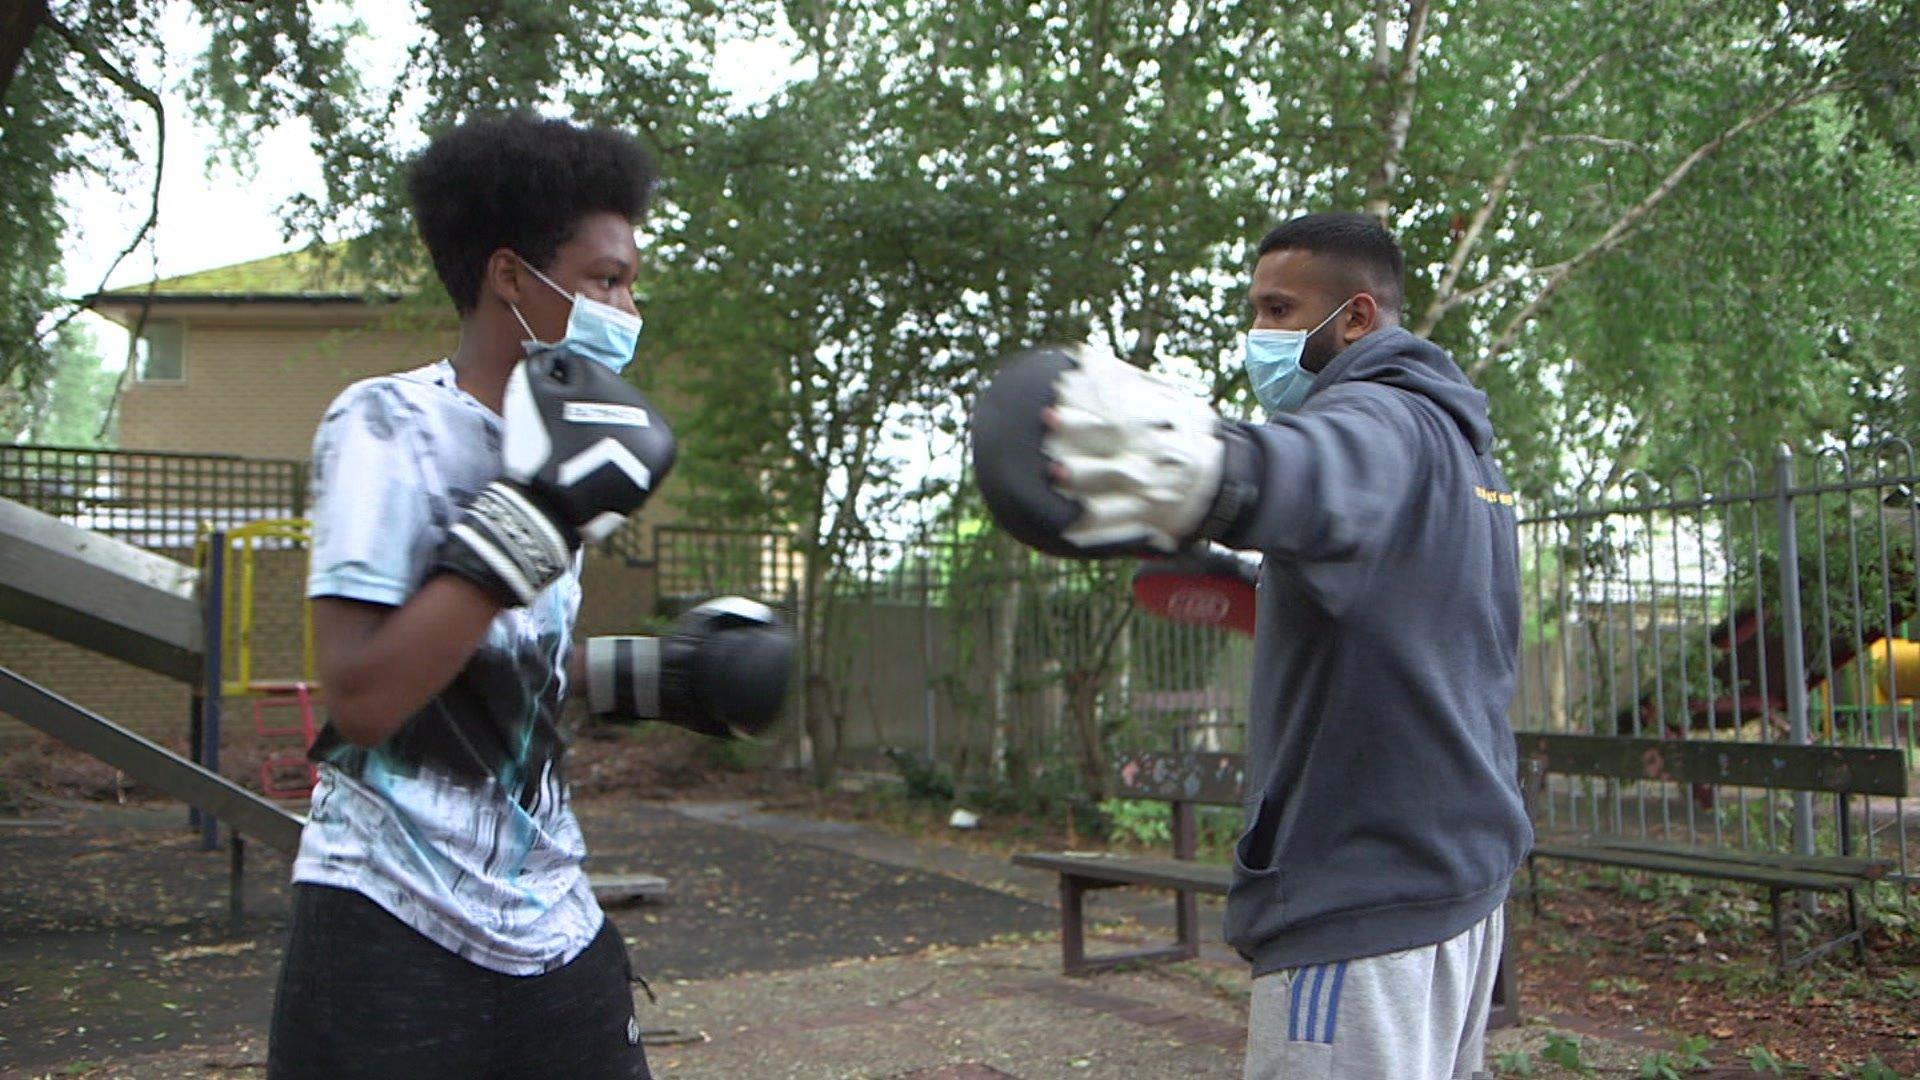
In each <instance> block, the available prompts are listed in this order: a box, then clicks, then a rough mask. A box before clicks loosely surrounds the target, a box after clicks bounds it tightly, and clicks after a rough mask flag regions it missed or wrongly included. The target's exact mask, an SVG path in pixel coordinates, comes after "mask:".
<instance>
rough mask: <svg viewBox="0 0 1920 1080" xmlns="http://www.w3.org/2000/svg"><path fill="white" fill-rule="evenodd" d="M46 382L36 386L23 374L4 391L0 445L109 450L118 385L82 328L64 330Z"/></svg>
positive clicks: (56, 342) (22, 371)
mask: <svg viewBox="0 0 1920 1080" xmlns="http://www.w3.org/2000/svg"><path fill="white" fill-rule="evenodd" d="M48 367H49V371H48V372H47V374H46V376H45V377H43V378H41V379H38V380H31V379H29V378H28V375H29V372H28V370H27V369H26V368H24V367H22V368H18V369H16V370H15V371H14V373H13V377H12V378H11V379H10V380H7V382H6V384H5V385H0V439H7V440H12V441H18V442H34V443H40V444H43V445H53V446H98V445H103V444H106V445H110V444H111V443H112V439H111V437H109V438H106V439H102V438H101V437H100V418H101V417H102V416H103V415H104V414H105V413H106V410H107V403H108V402H109V401H110V400H111V398H112V396H113V390H114V385H115V383H116V382H117V380H118V374H117V373H116V372H112V371H107V370H105V369H104V368H102V367H101V363H100V354H99V351H98V349H97V348H96V347H95V344H94V340H93V335H92V334H91V333H89V332H88V331H87V330H86V329H85V328H84V327H83V326H82V325H81V324H79V323H77V322H76V323H69V324H67V325H66V326H64V327H62V328H61V329H60V332H59V334H58V335H56V337H55V339H54V345H53V349H52V352H51V354H50V357H49V359H48Z"/></svg>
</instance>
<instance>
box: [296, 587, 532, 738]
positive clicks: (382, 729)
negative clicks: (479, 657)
mask: <svg viewBox="0 0 1920 1080" xmlns="http://www.w3.org/2000/svg"><path fill="white" fill-rule="evenodd" d="M499 611H500V607H499V604H498V603H496V602H495V601H494V600H493V599H492V598H491V597H489V596H488V595H487V594H486V593H484V592H482V591H481V590H480V589H479V588H478V587H477V586H475V585H473V584H471V583H470V582H468V581H466V580H464V579H462V578H458V577H454V576H452V575H449V574H442V575H440V576H438V577H435V578H432V579H431V580H429V581H428V582H427V583H426V584H425V585H423V586H422V587H421V588H420V591H419V592H417V593H415V594H414V595H413V596H412V597H411V598H409V599H408V600H407V602H406V603H405V604H402V605H401V606H400V607H398V608H379V607H376V606H373V605H365V604H356V603H354V602H353V601H347V600H331V601H329V600H321V601H316V602H315V611H314V614H315V620H314V629H315V633H316V638H317V640H316V642H315V645H316V651H317V652H318V653H319V654H320V655H319V657H318V659H319V661H320V669H321V670H320V675H321V681H322V684H323V686H324V688H325V692H326V698H327V711H328V716H329V718H330V719H331V720H332V722H333V725H334V727H335V729H336V730H338V731H339V733H340V735H341V736H342V737H343V738H345V739H346V740H347V741H348V742H352V743H355V744H358V745H361V746H377V745H379V744H381V743H383V742H386V741H387V740H388V739H390V738H392V737H393V735H394V734H395V733H396V732H398V731H399V730H400V728H401V727H402V726H403V725H405V724H406V722H407V720H408V719H409V718H410V717H412V716H413V714H414V713H416V712H418V711H420V709H421V708H422V707H424V706H425V705H426V704H427V702H428V701H430V700H432V699H433V696H434V695H435V694H437V693H439V692H440V691H441V690H443V689H445V688H446V686H447V684H448V683H450V682H452V681H453V678H454V676H455V675H458V674H459V673H460V669H461V668H463V667H465V666H466V663H467V660H468V659H469V658H470V657H471V656H472V655H473V650H474V649H475V648H476V647H477V646H478V645H479V644H480V641H481V639H482V638H484V637H485V636H486V633H487V626H488V625H489V624H490V623H492V622H493V618H494V616H495V615H497V614H498V613H499Z"/></svg>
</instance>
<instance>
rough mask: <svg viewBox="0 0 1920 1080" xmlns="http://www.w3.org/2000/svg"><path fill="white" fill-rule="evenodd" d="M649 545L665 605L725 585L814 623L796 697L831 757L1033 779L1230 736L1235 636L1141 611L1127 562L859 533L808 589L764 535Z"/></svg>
mask: <svg viewBox="0 0 1920 1080" xmlns="http://www.w3.org/2000/svg"><path fill="white" fill-rule="evenodd" d="M653 550H654V552H655V555H656V558H657V564H656V565H657V568H658V575H659V578H658V580H659V583H660V595H661V597H662V598H663V600H664V601H665V602H666V603H667V604H668V606H670V607H672V606H679V605H681V604H684V603H688V602H691V601H693V600H696V599H699V598H702V597H706V596H712V595H714V594H716V593H723V592H731V593H740V594H743V595H748V596H753V597H756V598H759V599H762V600H765V601H767V602H770V603H773V604H775V605H777V606H781V607H783V608H785V609H787V610H788V611H790V612H794V613H796V614H800V615H802V616H803V618H805V619H806V620H808V621H810V622H814V623H817V628H816V632H815V634H814V635H813V641H814V644H815V647H816V648H817V649H818V650H819V651H818V652H817V653H816V654H815V655H814V656H813V657H812V658H811V659H812V662H811V663H809V664H808V668H809V670H810V671H812V672H813V673H815V675H816V680H815V685H814V687H813V690H814V694H813V697H812V698H811V700H810V707H812V708H815V709H817V710H819V711H820V712H821V713H823V714H824V715H823V716H822V718H821V719H822V720H823V721H824V723H823V724H822V725H821V726H822V727H823V728H824V729H825V730H826V731H827V732H829V733H830V739H831V741H832V742H833V743H834V746H833V747H832V748H831V752H834V753H836V754H837V755H838V756H839V757H841V758H842V759H844V760H848V761H856V762H857V761H871V760H874V759H877V757H878V756H879V754H880V753H881V752H883V751H886V750H903V751H909V752H912V753H913V754H915V755H916V756H918V757H921V758H922V759H924V760H934V761H938V762H940V763H941V764H942V765H944V766H946V767H947V768H948V769H950V770H951V771H953V772H955V773H957V774H962V775H973V776H982V775H988V774H992V775H998V776H1004V777H1012V778H1016V779H1033V778H1036V777H1040V778H1044V777H1045V775H1046V774H1048V773H1050V772H1052V773H1056V774H1058V773H1065V772H1074V773H1079V774H1081V775H1093V774H1097V773H1098V772H1099V771H1100V769H1101V767H1102V766H1103V765H1104V761H1105V758H1106V756H1107V755H1111V754H1113V753H1117V752H1120V751H1124V750H1131V749H1155V750H1163V749H1165V748H1166V747H1167V746H1168V745H1169V744H1170V743H1171V742H1173V741H1176V740H1182V741H1185V742H1186V743H1187V744H1189V745H1192V746H1194V747H1195V748H1211V749H1221V750H1237V749H1239V748H1240V747H1241V745H1242V738H1241V733H1242V732H1243V731H1244V728H1245V722H1246V696H1247V687H1248V681H1249V664H1250V659H1251V642H1250V641H1248V640H1247V639H1245V638H1243V637H1235V636H1233V635H1230V634H1228V633H1227V632H1225V631H1219V630H1205V629H1199V628H1194V627H1187V626H1178V625H1174V624H1171V623H1166V622H1162V621H1160V620H1156V619H1154V618H1152V617H1150V616H1145V615H1142V614H1140V613H1139V612H1138V610H1137V609H1136V608H1135V606H1134V605H1133V603H1132V597H1131V589H1130V579H1131V573H1132V566H1131V564H1126V563H1085V562H1071V561H1066V560H1058V559H1051V558H1047V557H1045V556H1041V555H1037V554H1034V553H1031V552H1028V551H1025V550H1024V549H1017V548H1015V547H1014V546H1012V545H1010V544H1007V543H1004V542H997V541H991V540H987V539H985V538H972V539H966V540H956V539H953V538H950V537H929V538H924V539H920V540H915V541H905V542H898V541H876V542H869V543H863V544H859V545H857V546H855V547H853V548H852V549H850V550H848V551H845V552H843V553H841V555H840V557H839V558H836V559H834V560H832V563H833V565H832V566H831V567H830V568H825V569H822V570H821V571H820V572H819V575H818V579H817V581H814V582H813V583H812V584H813V587H812V589H811V591H810V586H809V575H808V573H807V570H808V556H807V555H806V554H805V553H803V552H802V550H801V549H800V547H799V545H797V544H796V543H795V542H794V541H793V540H791V539H790V538H789V537H786V536H784V535H781V534H776V533H763V532H734V531H726V530H708V529H693V528H684V527H673V526H665V527H661V528H659V529H658V530H657V531H656V533H655V537H654V547H653ZM822 749H823V748H818V747H817V748H816V752H820V751H821V750H822Z"/></svg>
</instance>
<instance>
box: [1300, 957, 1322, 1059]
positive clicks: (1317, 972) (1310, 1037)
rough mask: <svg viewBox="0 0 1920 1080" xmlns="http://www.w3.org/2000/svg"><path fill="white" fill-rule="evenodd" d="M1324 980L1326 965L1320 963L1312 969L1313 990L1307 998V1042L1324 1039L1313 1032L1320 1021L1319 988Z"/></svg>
mask: <svg viewBox="0 0 1920 1080" xmlns="http://www.w3.org/2000/svg"><path fill="white" fill-rule="evenodd" d="M1326 981H1327V965H1325V964H1321V965H1320V966H1318V967H1316V968H1314V969H1313V991H1312V995H1311V996H1310V997H1308V999H1307V1026H1306V1029H1305V1030H1306V1040H1307V1041H1308V1042H1325V1041H1326V1040H1324V1039H1321V1038H1320V1037H1319V1036H1317V1035H1315V1034H1314V1031H1315V1028H1316V1027H1317V1025H1318V1024H1319V1021H1320V988H1321V987H1322V986H1323V985H1325V983H1326Z"/></svg>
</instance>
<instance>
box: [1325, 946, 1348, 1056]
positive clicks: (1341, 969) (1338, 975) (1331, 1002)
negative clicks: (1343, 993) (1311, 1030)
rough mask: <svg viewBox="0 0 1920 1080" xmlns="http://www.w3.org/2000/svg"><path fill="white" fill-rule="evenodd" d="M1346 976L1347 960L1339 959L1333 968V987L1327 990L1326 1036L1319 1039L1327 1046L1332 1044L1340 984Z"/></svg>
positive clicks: (1338, 1007)
mask: <svg viewBox="0 0 1920 1080" xmlns="http://www.w3.org/2000/svg"><path fill="white" fill-rule="evenodd" d="M1346 978H1347V962H1346V961H1345V960H1342V961H1340V963H1339V964H1338V965H1336V966H1335V967H1334V969H1333V988H1332V989H1331V990H1328V991H1327V1037H1326V1038H1324V1039H1322V1040H1320V1041H1321V1042H1324V1043H1326V1044H1327V1045H1328V1046H1332V1045H1333V1023H1334V1020H1335V1019H1336V1018H1338V1017H1339V1015H1340V984H1341V983H1343V982H1345V981H1346Z"/></svg>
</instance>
